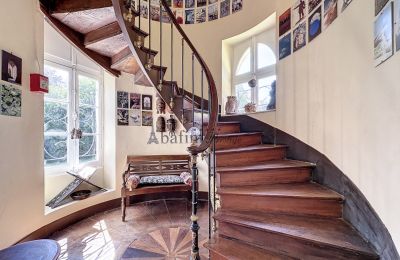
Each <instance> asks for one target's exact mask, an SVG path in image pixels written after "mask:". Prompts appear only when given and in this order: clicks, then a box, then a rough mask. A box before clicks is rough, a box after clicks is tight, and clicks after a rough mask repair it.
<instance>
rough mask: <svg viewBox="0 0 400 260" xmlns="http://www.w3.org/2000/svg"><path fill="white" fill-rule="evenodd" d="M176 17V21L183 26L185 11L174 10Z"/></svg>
mask: <svg viewBox="0 0 400 260" xmlns="http://www.w3.org/2000/svg"><path fill="white" fill-rule="evenodd" d="M174 15H175V18H176V21H177V22H178V23H179V24H183V10H179V9H178V10H174Z"/></svg>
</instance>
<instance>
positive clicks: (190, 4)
mask: <svg viewBox="0 0 400 260" xmlns="http://www.w3.org/2000/svg"><path fill="white" fill-rule="evenodd" d="M195 4H196V2H195V0H185V8H186V9H187V8H194V6H195Z"/></svg>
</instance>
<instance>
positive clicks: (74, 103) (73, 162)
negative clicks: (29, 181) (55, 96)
mask: <svg viewBox="0 0 400 260" xmlns="http://www.w3.org/2000/svg"><path fill="white" fill-rule="evenodd" d="M77 56H78V50H75V49H74V48H72V50H71V61H67V60H65V59H61V58H58V57H56V56H53V55H50V54H47V53H46V54H45V60H44V62H45V65H49V66H51V67H55V68H59V69H62V70H68V71H69V72H70V73H71V74H70V86H69V87H70V88H69V97H68V98H69V106H68V133H67V134H68V137H67V138H68V143H67V147H68V148H67V149H68V154H67V163H66V164H64V165H55V166H45V167H44V169H45V174H46V175H54V174H60V173H64V172H65V171H68V170H73V171H77V170H79V169H82V168H84V167H86V166H92V167H96V168H102V167H103V138H104V135H103V133H104V120H103V112H104V111H103V109H104V108H103V93H104V91H103V85H104V82H103V78H104V77H103V76H104V70H102V69H100V70H94V69H91V68H88V67H85V66H82V65H79V64H77ZM79 75H82V76H85V77H89V78H93V79H95V80H97V81H98V82H99V90H98V91H99V93H98V95H99V96H98V110H97V113H98V115H97V116H98V117H97V135H98V137H99V138H98V139H97V149H96V153H97V160H94V161H90V162H87V163H82V164H80V163H79V148H78V147H79V146H78V145H76V142H79V140H71V138H70V132H71V130H72V128H73V127H75V128H79V118H78V115H79V95H78V93H79ZM74 143H75V144H74ZM76 149H78V151H76Z"/></svg>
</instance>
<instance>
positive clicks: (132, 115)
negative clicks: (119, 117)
mask: <svg viewBox="0 0 400 260" xmlns="http://www.w3.org/2000/svg"><path fill="white" fill-rule="evenodd" d="M129 125H130V126H141V125H142V113H141V112H140V110H129Z"/></svg>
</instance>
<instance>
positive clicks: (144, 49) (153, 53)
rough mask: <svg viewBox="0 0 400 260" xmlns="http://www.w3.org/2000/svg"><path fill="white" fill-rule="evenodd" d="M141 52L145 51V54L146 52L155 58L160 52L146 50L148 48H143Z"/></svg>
mask: <svg viewBox="0 0 400 260" xmlns="http://www.w3.org/2000/svg"><path fill="white" fill-rule="evenodd" d="M140 50H141V51H143V52H145V53H147V54H150V55H153V56H156V55H157V54H158V51H155V50H151V49H149V48H146V47H144V46H142V47H141V48H140ZM154 66H155V65H154Z"/></svg>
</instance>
